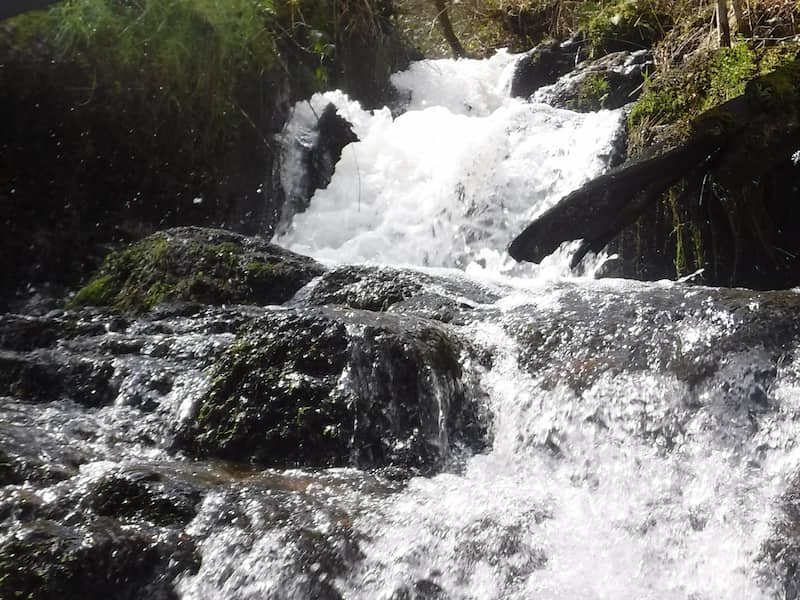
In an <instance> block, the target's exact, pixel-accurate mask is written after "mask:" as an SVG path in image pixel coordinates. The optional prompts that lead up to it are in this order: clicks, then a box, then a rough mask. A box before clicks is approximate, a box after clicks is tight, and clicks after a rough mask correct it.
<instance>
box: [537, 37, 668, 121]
mask: <svg viewBox="0 0 800 600" xmlns="http://www.w3.org/2000/svg"><path fill="white" fill-rule="evenodd" d="M654 69H655V64H654V62H653V56H652V54H651V53H650V51H648V50H638V51H636V52H627V51H626V52H615V53H613V54H607V55H606V56H603V57H602V58H599V59H597V60H590V61H585V62H582V63H580V64H579V65H578V66H577V67H575V70H573V71H572V72H570V73H569V74H568V75H565V76H564V77H561V78H560V79H559V80H558V81H557V82H555V83H553V85H550V86H547V87H545V88H542V89H539V90H538V91H537V92H536V94H534V99H535V100H538V101H541V102H545V103H547V104H550V105H552V106H555V107H557V108H567V109H569V110H574V111H577V112H592V111H597V110H600V109H608V110H614V109H617V108H621V107H623V106H625V105H626V104H629V103H630V102H634V101H635V100H636V99H637V98H638V97H639V94H640V93H641V90H642V85H643V84H644V75H645V73H647V72H651V71H653V70H654Z"/></svg>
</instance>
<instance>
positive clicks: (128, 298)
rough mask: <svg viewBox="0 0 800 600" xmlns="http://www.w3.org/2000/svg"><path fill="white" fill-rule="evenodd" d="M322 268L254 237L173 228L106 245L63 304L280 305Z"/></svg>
mask: <svg viewBox="0 0 800 600" xmlns="http://www.w3.org/2000/svg"><path fill="white" fill-rule="evenodd" d="M322 272H323V268H322V266H321V265H319V264H318V263H317V262H315V261H314V260H312V259H310V258H308V257H305V256H301V255H298V254H294V253H293V252H289V251H287V250H284V249H282V248H279V247H277V246H275V245H273V244H270V243H269V242H266V241H264V240H263V239H261V238H257V237H247V236H242V235H239V234H235V233H231V232H228V231H222V230H218V229H203V228H199V227H179V228H176V229H168V230H166V231H162V232H159V233H156V234H153V235H151V236H149V237H147V238H145V239H143V240H141V241H139V242H137V243H135V244H133V245H132V246H130V247H128V248H126V249H124V250H119V251H116V252H112V253H111V254H110V255H109V256H107V257H106V259H105V261H104V262H103V266H102V267H101V268H100V270H99V271H98V272H97V274H96V275H95V276H94V278H93V279H92V280H91V281H90V282H89V283H88V284H87V285H86V286H85V287H83V288H82V289H81V290H80V291H79V292H78V293H77V294H76V295H75V297H74V298H73V299H72V301H71V304H72V305H73V306H83V305H94V306H109V307H112V308H114V309H116V310H120V311H129V312H139V311H143V310H148V309H152V308H153V307H155V306H156V305H158V304H161V303H163V302H175V301H182V302H199V303H203V304H214V305H219V304H229V303H236V304H262V305H263V304H280V303H282V302H285V301H287V300H289V299H290V298H291V297H292V296H293V295H294V293H295V292H296V291H297V290H299V289H300V288H301V287H303V286H304V285H305V284H306V283H308V282H309V281H311V279H313V278H314V277H316V276H318V275H320V274H321V273H322Z"/></svg>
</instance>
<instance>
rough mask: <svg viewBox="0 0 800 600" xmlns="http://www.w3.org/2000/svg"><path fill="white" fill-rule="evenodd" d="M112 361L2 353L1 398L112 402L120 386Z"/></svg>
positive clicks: (52, 354) (46, 353) (38, 353)
mask: <svg viewBox="0 0 800 600" xmlns="http://www.w3.org/2000/svg"><path fill="white" fill-rule="evenodd" d="M113 375H114V366H113V364H112V363H111V361H109V360H104V359H93V358H89V357H80V358H79V357H73V356H69V355H65V354H62V353H59V352H56V351H48V350H36V351H33V352H29V353H22V352H8V351H0V395H5V396H12V397H14V398H18V399H20V400H26V401H29V402H51V401H53V400H61V399H64V398H68V399H70V400H73V401H74V402H77V403H78V404H82V405H84V406H104V405H106V404H109V403H110V402H113V400H114V398H115V397H116V395H117V391H118V390H117V387H116V385H115V382H114V381H112V378H113Z"/></svg>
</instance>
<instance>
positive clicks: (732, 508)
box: [278, 52, 800, 600]
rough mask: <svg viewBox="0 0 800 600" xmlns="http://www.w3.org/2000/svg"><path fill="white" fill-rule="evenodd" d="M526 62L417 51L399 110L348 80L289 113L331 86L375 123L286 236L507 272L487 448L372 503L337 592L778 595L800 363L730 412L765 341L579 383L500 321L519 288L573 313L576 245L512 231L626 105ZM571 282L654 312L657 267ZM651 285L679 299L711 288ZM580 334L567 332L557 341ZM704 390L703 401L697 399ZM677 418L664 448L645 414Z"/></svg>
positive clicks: (346, 257) (574, 174)
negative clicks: (765, 566) (519, 246)
mask: <svg viewBox="0 0 800 600" xmlns="http://www.w3.org/2000/svg"><path fill="white" fill-rule="evenodd" d="M513 64H514V57H513V56H511V55H509V54H507V53H504V52H499V53H498V54H497V55H496V56H495V57H494V58H492V59H490V60H488V61H473V60H461V61H451V60H438V61H424V62H420V63H416V64H414V65H412V67H411V68H410V69H409V70H408V71H406V72H403V73H398V74H396V75H394V76H393V78H392V82H393V84H394V85H395V87H396V88H397V89H398V90H399V92H400V95H401V96H402V97H404V99H405V102H404V105H403V107H402V109H403V110H402V112H401V114H400V116H396V117H393V116H392V114H391V112H390V111H389V109H383V110H381V111H375V112H372V113H370V112H367V111H364V110H363V109H361V107H360V106H359V104H358V103H357V102H353V101H351V100H350V99H348V98H347V96H346V95H343V94H342V93H340V92H331V93H327V94H322V95H317V96H315V97H314V98H312V99H311V100H310V102H309V103H308V104H303V103H300V104H298V106H297V108H296V117H295V119H296V120H295V122H294V123H293V125H292V126H293V127H300V128H303V127H305V128H306V129H307V130H309V131H310V130H311V125H312V123H313V119H311V118H310V117H311V115H312V114H313V113H314V112H318V111H320V110H321V109H322V108H323V107H324V106H325V105H326V104H327V103H328V102H333V103H334V104H335V105H336V106H337V108H338V111H339V114H340V115H342V116H343V117H344V118H346V119H347V120H349V121H350V122H351V123H352V124H353V126H354V131H355V133H356V134H357V135H358V136H359V139H360V141H359V142H356V143H353V144H350V145H349V146H347V148H346V150H345V152H344V153H343V157H342V160H341V161H340V163H339V164H337V166H336V171H335V173H334V176H333V179H332V181H331V184H330V185H329V186H328V188H327V189H323V190H318V191H317V193H316V194H315V195H314V197H313V199H312V203H311V207H310V209H309V210H308V211H306V212H305V213H302V214H298V215H295V216H294V218H293V221H292V222H291V224H290V226H289V227H288V228H287V230H286V231H285V232H284V233H283V235H282V236H281V237H279V239H278V241H279V243H281V244H282V245H285V246H286V247H287V248H290V249H292V250H295V251H298V252H301V253H305V254H309V255H311V256H314V257H316V258H319V259H323V260H329V261H334V262H338V263H352V262H363V263H374V264H387V263H388V264H392V265H405V266H409V265H410V266H415V267H417V268H420V267H455V268H459V269H463V270H465V271H466V272H467V273H469V275H470V276H471V277H474V278H476V279H478V280H481V281H486V282H494V283H498V282H502V284H503V285H505V286H510V287H511V288H513V292H511V293H509V292H508V291H506V295H505V297H504V298H503V299H502V300H500V301H499V302H498V303H497V304H496V305H495V306H494V307H492V308H493V309H496V308H498V307H499V311H498V312H496V313H494V314H492V315H491V316H490V317H488V318H484V319H476V322H475V323H473V324H471V325H470V326H469V327H468V329H469V333H468V334H467V335H468V336H470V337H472V338H473V339H476V340H480V343H481V344H482V345H483V346H485V347H487V348H491V350H492V353H493V356H494V359H495V363H494V365H493V367H492V368H491V369H490V370H489V371H488V372H486V373H485V374H484V376H483V384H484V386H485V389H486V390H487V391H488V393H489V397H490V405H491V409H492V412H493V414H494V416H495V419H496V421H495V430H494V443H493V448H492V450H491V451H490V452H488V453H487V454H484V455H479V456H475V457H472V458H470V459H469V460H467V461H466V463H465V464H464V465H463V466H462V468H461V470H460V471H459V472H457V473H445V474H442V475H439V476H436V477H433V478H430V479H414V480H412V481H411V482H410V483H409V485H408V488H407V489H406V490H405V491H403V492H402V493H400V494H397V495H395V496H391V497H389V498H386V499H383V500H381V501H380V502H379V503H378V505H377V506H375V507H373V508H371V509H370V510H368V511H367V512H366V514H364V515H363V516H362V517H361V518H360V519H358V520H357V521H356V523H355V527H356V529H357V530H358V531H360V532H361V533H362V534H363V535H364V536H365V537H366V539H367V540H368V542H367V543H366V544H365V545H363V546H362V550H363V551H364V553H365V557H364V560H363V561H362V563H361V565H360V566H359V568H358V569H357V570H356V571H355V572H354V573H350V574H348V576H347V577H344V578H343V581H342V587H341V589H342V591H343V595H344V596H345V597H347V598H363V599H368V598H389V597H390V596H391V594H392V590H397V589H399V588H402V586H403V585H411V587H409V588H408V589H406V590H405V591H404V592H402V593H404V594H407V595H405V596H404V595H399V596H398V595H397V592H395V596H391V597H392V598H395V597H397V598H400V597H408V598H412V597H414V598H416V597H420V598H421V597H426V598H427V597H436V598H438V597H442V598H445V597H447V598H475V599H483V598H487V599H488V598H509V599H510V598H519V599H522V598H538V599H542V600H545V599H547V600H557V599H564V598H585V599H595V598H596V599H600V598H614V599H618V600H622V599H631V600H634V599H636V600H644V599H648V600H649V599H653V600H656V599H673V598H674V599H679V598H681V599H685V598H692V599H696V600H701V599H703V600H705V599H708V600H711V599H719V600H721V599H723V598H724V599H734V598H736V599H744V598H747V599H756V598H772V597H777V595H778V587H779V586H776V585H773V584H770V583H765V579H764V576H763V573H760V572H759V569H760V568H761V567H759V566H758V565H757V564H756V558H757V557H758V555H759V552H760V551H761V545H762V544H763V543H764V540H765V539H766V536H767V535H768V534H769V525H770V520H771V519H772V518H774V514H775V504H776V501H777V500H776V498H777V497H778V495H779V494H780V492H781V491H782V489H783V487H785V485H786V478H787V477H789V475H790V474H791V473H792V470H793V469H794V467H795V465H796V463H797V459H798V458H800V456H799V455H798V452H797V449H796V448H795V444H794V441H793V439H792V438H793V436H792V434H791V433H790V432H791V429H792V427H791V423H792V421H794V420H795V419H796V418H797V417H798V416H800V414H799V413H798V409H800V396H798V394H797V392H798V389H797V388H796V387H795V385H796V377H797V373H798V367H797V364H796V363H794V362H791V363H790V364H784V365H782V366H781V368H780V369H779V372H778V375H777V377H776V378H775V380H774V381H773V382H772V383H771V389H770V396H771V397H775V398H780V399H781V401H780V403H781V407H780V410H778V413H777V415H774V416H770V417H769V419H767V423H765V424H763V425H760V426H756V425H753V424H752V423H750V422H748V423H747V424H745V425H742V424H740V423H737V422H736V419H737V418H738V417H736V416H734V415H730V414H724V413H725V412H726V411H727V410H733V409H731V408H728V409H726V408H724V407H725V406H731V405H735V404H738V403H740V399H738V398H736V397H735V396H736V395H737V394H741V395H744V396H748V395H750V394H753V393H754V392H753V389H754V388H756V387H758V385H759V384H758V382H755V381H753V375H752V371H753V369H754V367H753V364H754V363H757V362H758V361H760V360H763V357H761V355H760V353H759V350H757V349H753V350H745V351H742V352H741V353H739V354H737V355H732V356H730V357H727V358H726V359H725V363H726V364H725V367H724V369H721V370H720V372H718V373H717V374H716V375H715V377H714V380H713V382H711V383H707V384H706V385H705V386H704V388H703V390H702V391H698V390H696V389H692V386H691V385H688V384H686V383H685V382H683V381H681V377H680V376H676V375H675V374H671V373H670V374H667V373H664V372H663V371H662V369H663V366H662V365H658V364H654V365H653V366H652V367H651V368H650V369H649V370H642V371H634V372H625V371H621V372H617V373H606V374H604V375H603V376H602V377H600V378H599V379H598V380H597V381H595V382H592V384H591V385H589V386H588V387H587V388H586V389H585V390H582V393H579V394H576V393H575V392H574V390H571V389H570V388H569V386H567V385H564V384H563V383H560V384H558V385H556V386H554V387H552V388H551V386H550V385H543V383H542V378H541V377H536V376H532V375H531V374H530V373H527V372H525V370H524V369H523V368H521V367H520V365H519V364H518V362H519V361H518V356H519V353H520V350H519V348H518V347H517V344H516V342H515V341H514V340H512V339H511V338H510V336H509V335H508V334H507V332H506V331H505V330H504V327H503V325H502V323H503V321H504V320H506V321H507V320H508V319H514V318H515V317H512V316H509V315H507V314H506V311H505V307H514V308H518V307H519V306H520V305H527V304H532V305H542V304H544V305H547V306H548V307H550V308H549V310H550V311H551V313H552V318H553V319H558V318H559V310H560V306H559V297H560V295H561V289H562V288H561V286H562V285H563V284H560V283H559V281H562V280H563V279H564V278H565V277H566V278H567V279H569V277H570V274H569V271H568V269H567V268H566V259H565V256H567V254H566V252H564V251H563V250H564V249H562V250H561V251H559V252H557V253H556V254H555V255H553V256H551V257H549V258H548V259H547V260H546V261H545V262H544V264H543V265H542V266H531V265H525V266H519V265H516V264H514V263H513V261H510V260H509V258H508V256H507V255H506V254H505V253H504V247H505V245H506V244H507V243H508V241H509V240H510V239H511V238H512V237H513V235H514V234H516V233H517V232H518V231H519V230H520V229H521V228H522V227H523V226H524V225H525V224H526V223H527V222H529V221H530V220H531V218H532V217H534V216H536V215H537V214H539V213H541V212H543V211H544V210H546V209H547V208H548V207H550V206H552V204H553V203H554V202H556V201H557V200H558V199H559V198H561V197H562V196H563V195H565V194H566V193H568V192H569V191H571V190H573V189H575V188H577V187H578V186H580V185H581V184H582V183H583V182H585V181H586V180H588V179H590V178H591V177H592V176H594V175H597V174H599V173H600V172H602V170H603V169H605V168H607V167H608V166H609V164H610V162H611V161H612V160H613V158H614V151H615V147H616V145H617V144H618V139H617V138H618V136H619V130H620V128H621V118H622V117H621V111H616V112H611V111H601V112H599V113H593V114H588V115H582V114H578V113H573V112H570V111H566V110H560V109H555V108H551V107H549V106H547V105H545V104H538V103H535V102H528V101H524V100H521V99H514V98H509V97H508V91H509V87H510V77H511V71H512V69H513ZM312 107H313V109H312ZM304 120H305V121H304ZM302 123H304V125H302ZM292 176H293V173H292V171H291V169H287V170H285V171H284V177H286V178H287V179H288V180H291V177H292ZM294 176H296V173H295V174H294ZM603 258H604V257H596V258H595V259H594V262H593V266H597V265H598V264H599V263H600V262H601V261H602V259H603ZM591 262H592V260H591V259H590V263H591ZM435 271H436V270H435V269H434V270H433V272H435ZM428 272H431V271H430V270H428ZM570 285H574V287H573V288H571V289H572V290H573V292H574V293H576V294H579V295H581V296H585V297H586V298H587V302H590V301H589V298H591V302H597V303H598V305H602V303H604V302H606V301H607V299H606V295H610V296H616V295H618V294H620V293H622V294H624V295H625V296H626V297H628V298H629V304H630V306H631V307H632V310H633V311H635V312H645V311H644V310H643V309H642V307H643V306H646V305H647V304H648V301H649V300H648V298H649V294H650V293H651V290H652V287H653V286H648V285H643V284H631V283H623V282H613V281H611V282H606V283H598V282H596V281H591V280H588V279H587V280H581V279H578V280H574V281H572V282H571V283H570ZM655 285H656V286H659V293H667V294H669V295H671V296H674V297H675V298H676V299H678V298H681V297H683V296H690V297H691V296H698V295H702V293H699V292H697V291H688V290H686V289H683V288H681V287H680V286H679V285H674V284H655ZM638 296H641V297H642V298H641V300H637V297H638ZM553 307H555V308H553ZM516 318H518V317H516ZM498 323H501V324H498ZM587 325H589V326H591V325H590V323H586V322H584V323H583V326H587ZM624 327H625V328H626V329H627V331H625V333H624V335H623V336H621V338H622V339H620V340H616V341H615V340H614V339H613V338H609V339H608V340H607V343H608V344H613V343H620V344H625V343H629V342H633V343H635V342H636V340H637V337H638V336H641V335H642V331H644V330H646V329H647V328H650V327H657V325H656V324H655V323H648V322H647V321H646V320H643V319H636V320H634V321H632V322H630V323H627V324H625V325H624ZM676 327H677V328H678V329H679V330H680V331H679V332H678V337H679V338H680V346H679V347H680V348H681V351H687V352H688V351H689V349H690V348H691V347H693V346H696V345H700V346H702V347H704V348H705V349H706V351H708V352H711V351H712V350H711V349H712V348H713V346H714V344H715V340H716V339H717V338H719V337H723V336H726V335H729V334H730V333H732V332H733V331H735V330H736V323H735V322H734V319H733V318H732V317H731V316H730V315H729V314H728V313H727V312H726V311H725V310H721V311H720V312H719V313H715V312H713V311H712V312H709V313H708V315H707V318H706V319H704V320H698V321H696V322H692V323H680V324H678V325H676ZM646 335H653V333H652V332H651V333H648V334H646ZM656 335H657V334H656ZM575 337H580V336H579V335H576V336H575ZM606 350H608V349H606ZM577 351H578V349H577V348H576V346H575V345H574V344H569V343H565V348H563V350H562V352H561V353H560V354H559V356H558V358H559V359H560V360H565V361H568V360H571V356H570V354H571V353H577ZM610 351H612V352H613V351H614V350H613V348H612V349H610ZM574 360H579V359H578V358H575V359H574ZM580 360H592V357H591V355H590V356H586V357H583V358H581V359H580ZM556 369H558V367H556ZM731 388H732V390H731ZM697 403H700V404H702V405H703V408H702V409H701V410H690V409H688V408H686V407H687V406H691V405H692V404H697ZM737 410H741V409H737ZM682 413H688V414H682ZM720 413H722V414H720ZM676 414H677V416H676ZM597 415H602V417H600V420H599V422H600V423H601V425H602V426H598V420H597V419H596V418H595V417H596V416H597ZM748 418H752V415H750V417H748ZM668 419H678V420H679V421H682V422H681V424H680V427H681V429H682V432H681V434H680V439H679V440H677V441H670V442H669V443H668V445H669V447H668V448H667V447H665V441H664V439H661V438H660V437H659V435H658V434H653V435H648V434H646V433H645V432H644V431H643V429H646V427H648V425H645V423H646V422H647V421H651V423H650V425H649V427H650V428H651V430H652V432H654V431H659V430H660V429H659V428H660V427H662V426H663V421H665V420H668ZM728 419H730V420H728ZM762 427H763V429H762ZM738 428H743V429H745V430H746V433H740V432H739V431H737V429H738ZM752 429H755V430H757V432H753V431H751V430H752ZM652 432H651V433H652ZM728 438H735V441H733V440H730V439H728ZM554 440H557V442H556V441H554ZM766 440H770V441H769V442H767V441H766ZM767 580H768V578H767ZM409 582H411V584H409ZM413 582H417V583H416V584H414V583H413ZM419 582H423V584H422V588H420V584H419ZM414 585H417V588H415V587H414ZM426 585H427V586H428V587H425V586H426ZM418 588H420V589H422V591H420V589H418ZM429 588H430V589H429ZM431 589H432V590H433V592H431ZM425 590H428V591H425ZM437 594H441V595H437Z"/></svg>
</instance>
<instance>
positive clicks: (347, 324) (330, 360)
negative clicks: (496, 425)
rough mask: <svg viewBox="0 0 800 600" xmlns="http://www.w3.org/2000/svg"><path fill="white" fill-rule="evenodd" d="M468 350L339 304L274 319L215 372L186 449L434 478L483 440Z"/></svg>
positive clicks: (418, 327)
mask: <svg viewBox="0 0 800 600" xmlns="http://www.w3.org/2000/svg"><path fill="white" fill-rule="evenodd" d="M464 349H465V344H464V343H463V342H462V341H460V340H459V339H458V338H456V337H455V336H454V335H453V334H452V333H451V332H450V331H449V330H448V329H446V328H445V327H443V326H441V325H439V324H437V323H435V322H432V321H427V320H424V319H420V318H415V317H411V316H400V315H389V314H380V313H372V312H367V311H361V310H350V309H348V310H344V309H338V308H333V307H327V308H320V309H310V310H289V311H275V312H271V313H269V314H267V315H266V316H265V317H264V318H263V319H261V320H259V321H256V322H255V323H254V324H253V326H252V327H251V328H250V330H249V331H248V332H247V333H245V334H243V335H242V336H241V337H240V339H239V340H238V342H236V343H234V344H233V346H231V348H230V350H229V351H228V352H227V353H226V354H225V356H224V357H223V359H222V360H221V361H220V363H219V364H218V366H217V369H216V373H215V375H214V379H213V383H212V387H211V389H210V391H209V392H208V393H207V394H206V396H205V397H204V399H203V401H202V403H201V404H200V407H199V411H198V414H197V416H196V418H195V425H194V428H193V429H191V430H189V431H187V432H186V433H185V436H184V444H185V445H186V446H187V447H188V448H189V449H190V450H191V451H193V452H194V453H197V454H201V455H203V454H209V455H212V456H219V457H223V458H227V459H233V460H238V461H255V462H257V463H261V464H267V465H275V466H293V465H304V466H341V465H354V466H360V467H379V466H385V465H393V466H402V467H406V468H409V469H414V470H420V471H430V470H431V469H434V468H436V467H438V466H440V465H441V464H443V462H444V461H445V460H446V459H447V458H448V455H449V454H450V453H451V451H452V447H454V446H456V447H457V446H466V447H468V448H469V449H471V450H479V449H481V448H483V447H484V445H485V443H486V439H485V438H486V426H487V423H486V418H485V416H484V409H483V407H482V406H480V405H479V403H480V399H479V397H476V395H475V394H473V393H471V391H470V390H469V389H468V388H469V386H470V385H471V384H470V382H469V381H465V377H464V374H463V372H462V369H461V365H460V360H459V359H460V355H461V353H462V352H463V351H464Z"/></svg>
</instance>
